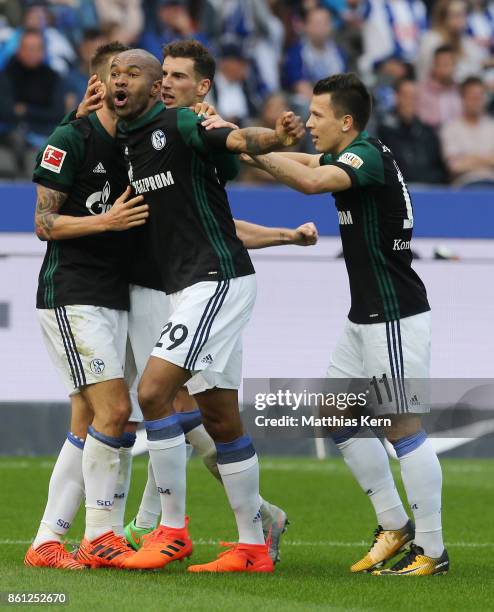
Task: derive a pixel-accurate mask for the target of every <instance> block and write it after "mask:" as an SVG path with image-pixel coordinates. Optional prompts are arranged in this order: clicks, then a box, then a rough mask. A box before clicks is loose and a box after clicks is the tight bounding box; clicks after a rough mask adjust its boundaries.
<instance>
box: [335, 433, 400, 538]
mask: <svg viewBox="0 0 494 612" xmlns="http://www.w3.org/2000/svg"><path fill="white" fill-rule="evenodd" d="M368 435H369V434H368ZM336 446H337V447H338V449H339V450H340V451H341V454H342V455H343V459H344V460H345V463H346V464H347V466H348V467H349V468H350V471H351V472H352V474H353V475H354V477H355V479H356V480H357V482H358V483H359V485H360V486H361V487H362V490H363V491H364V492H365V493H366V495H368V496H369V499H370V501H371V502H372V505H373V506H374V510H375V512H376V517H377V522H378V524H379V525H381V527H382V528H383V529H400V528H401V527H403V526H404V525H405V524H406V523H407V521H408V516H407V513H406V512H405V509H404V508H403V504H402V502H401V499H400V496H399V494H398V491H397V489H396V485H395V482H394V479H393V475H392V474H391V469H390V466H389V459H388V455H387V453H386V449H385V448H384V446H383V445H382V444H381V442H380V441H379V440H378V439H377V438H376V437H375V436H374V435H373V436H372V437H360V436H358V437H351V438H349V439H347V440H345V441H343V442H340V443H337V444H336Z"/></svg>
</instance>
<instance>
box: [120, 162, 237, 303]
mask: <svg viewBox="0 0 494 612" xmlns="http://www.w3.org/2000/svg"><path fill="white" fill-rule="evenodd" d="M212 161H213V163H214V165H215V167H216V171H217V174H218V179H219V180H220V182H221V183H222V184H225V183H226V182H227V181H230V180H232V179H234V178H235V177H236V176H237V175H238V173H239V171H240V162H239V159H238V155H234V154H233V153H230V152H226V153H224V152H221V151H220V152H213V153H212ZM129 236H131V241H132V242H131V246H130V249H131V252H132V257H131V259H130V262H129V282H130V283H131V284H133V285H139V286H140V287H147V288H148V289H155V290H158V291H164V287H163V280H162V275H161V270H160V267H159V265H158V262H157V260H156V257H155V254H154V249H153V245H152V242H151V237H150V225H149V223H146V225H142V226H141V227H136V228H135V229H133V230H132V231H131V232H129Z"/></svg>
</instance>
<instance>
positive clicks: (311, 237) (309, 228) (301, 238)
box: [293, 222, 319, 246]
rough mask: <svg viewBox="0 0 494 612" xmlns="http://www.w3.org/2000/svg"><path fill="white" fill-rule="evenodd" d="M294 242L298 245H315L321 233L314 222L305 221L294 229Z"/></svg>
mask: <svg viewBox="0 0 494 612" xmlns="http://www.w3.org/2000/svg"><path fill="white" fill-rule="evenodd" d="M293 233H294V236H293V244H296V245H298V246H313V245H314V244H317V241H318V240H319V233H318V231H317V227H316V226H315V224H314V223H312V222H309V223H304V224H303V225H301V226H300V227H297V229H295V230H293Z"/></svg>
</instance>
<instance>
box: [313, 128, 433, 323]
mask: <svg viewBox="0 0 494 612" xmlns="http://www.w3.org/2000/svg"><path fill="white" fill-rule="evenodd" d="M320 164H321V165H334V166H338V167H339V168H341V169H342V170H344V171H345V172H346V173H347V174H348V175H349V177H350V179H351V181H352V187H351V188H350V189H347V190H346V191H340V192H338V193H335V194H334V198H335V203H336V208H337V210H338V219H339V224H340V234H341V241H342V244H343V255H344V257H345V263H346V266H347V270H348V276H349V280H350V293H351V308H350V313H349V315H348V317H349V319H350V320H351V321H353V322H354V323H379V322H382V321H393V320H396V319H400V318H403V317H408V316H411V315H415V314H419V313H421V312H425V311H427V310H429V309H430V307H429V303H428V301H427V294H426V291H425V287H424V284H423V283H422V281H421V280H420V278H419V276H418V275H417V273H416V272H415V271H414V270H413V269H412V259H413V257H412V251H411V249H410V241H411V239H412V229H413V211H412V202H411V198H410V194H409V192H408V189H407V186H406V184H405V181H404V179H403V175H402V173H401V171H400V169H399V167H398V165H397V163H396V161H395V160H394V158H393V155H392V153H391V151H390V150H389V149H388V148H387V147H386V146H385V145H383V144H382V142H380V141H379V140H377V139H374V138H370V137H369V136H368V134H367V133H366V132H362V133H361V134H359V136H358V137H357V138H356V139H355V140H354V141H353V142H352V143H351V144H350V145H349V146H348V147H347V148H346V149H344V150H343V151H342V152H341V153H339V154H338V155H336V156H332V155H330V154H325V155H322V156H321V158H320Z"/></svg>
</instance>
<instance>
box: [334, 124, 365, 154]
mask: <svg viewBox="0 0 494 612" xmlns="http://www.w3.org/2000/svg"><path fill="white" fill-rule="evenodd" d="M368 137H369V132H366V131H365V130H364V131H363V132H359V133H358V134H357V135H356V136H355V138H354V139H353V140H352V142H351V143H350V144H348V145H347V146H346V147H345V148H344V149H343V151H340V152H339V153H338V154H337V155H332V154H331V153H327V154H326V155H327V156H328V157H329V158H331V160H333V159H337V158H338V157H339V156H340V155H343V153H344V152H345V151H346V150H347V149H349V148H350V147H351V146H353V145H354V144H355V143H356V142H359V141H360V140H365V139H366V138H368Z"/></svg>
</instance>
